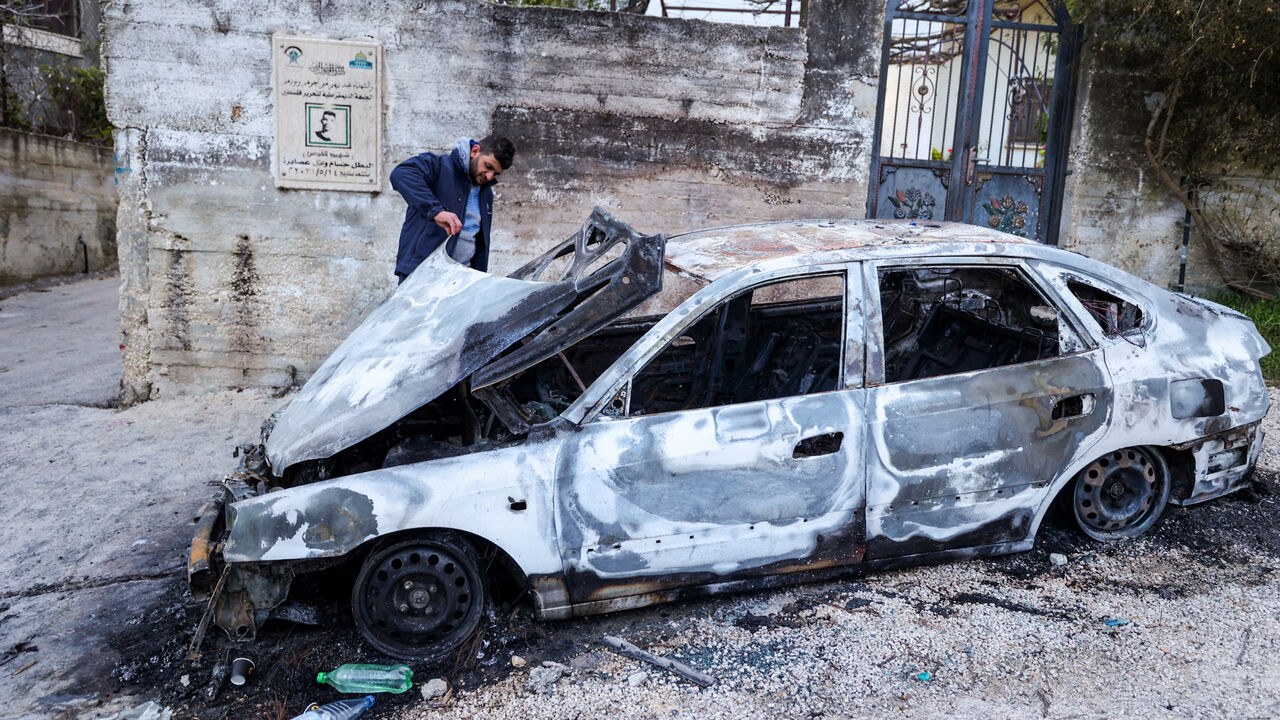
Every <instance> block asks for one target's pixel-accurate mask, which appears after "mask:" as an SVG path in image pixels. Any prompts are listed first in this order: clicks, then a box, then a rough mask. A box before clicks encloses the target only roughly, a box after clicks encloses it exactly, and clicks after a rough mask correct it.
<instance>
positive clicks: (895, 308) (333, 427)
mask: <svg viewBox="0 0 1280 720" xmlns="http://www.w3.org/2000/svg"><path fill="white" fill-rule="evenodd" d="M664 282H665V285H664ZM1268 352H1270V347H1268V345H1267V344H1266V342H1264V341H1263V340H1262V338H1261V337H1260V336H1259V335H1258V333H1257V332H1256V331H1255V329H1254V326H1253V324H1252V323H1251V322H1250V321H1249V319H1248V318H1246V317H1244V316H1243V315H1240V314H1238V313H1236V312H1234V311H1232V310H1229V309H1227V308H1225V307H1222V306H1220V305H1216V304H1214V303H1211V302H1207V301H1205V300H1200V299H1196V298H1192V297H1188V296H1185V295H1179V294H1175V293H1171V292H1167V291H1165V290H1162V289H1160V288H1157V287H1155V286H1153V285H1151V284H1150V283H1147V282H1144V281H1142V280H1139V279H1137V278H1135V277H1132V276H1130V275H1128V274H1126V273H1123V272H1121V271H1119V270H1116V269H1114V268H1112V267H1109V266H1107V265H1105V264H1103V263H1100V262H1097V261H1095V260H1091V259H1089V258H1087V257H1084V256H1081V255H1078V254H1074V253H1070V252H1066V251H1063V250H1060V249H1057V248H1054V247H1046V246H1043V245H1039V244H1036V243H1033V242H1028V241H1026V240H1022V239H1019V238H1016V237H1013V236H1010V235H1005V234H1000V233H997V232H995V231H992V230H988V229H985V228H979V227H974V226H969V225H959V224H924V223H920V224H917V223H913V222H882V221H865V220H860V221H841V222H832V221H824V222H783V223H769V224H758V225H746V226H739V227H730V228H723V229H714V230H705V231H700V232H694V233H689V234H685V235H680V236H676V237H673V238H671V239H670V240H667V239H666V238H664V237H663V236H661V235H655V236H644V235H641V234H638V233H636V232H634V231H633V230H632V229H631V228H629V227H627V226H626V225H625V224H623V223H621V222H619V221H618V220H616V219H614V218H613V217H612V216H610V215H609V214H607V213H605V212H603V211H600V210H597V211H596V212H595V213H593V215H592V216H591V218H590V219H589V220H588V222H587V223H586V224H585V225H584V226H583V228H582V230H581V231H580V232H578V233H577V234H576V235H575V236H574V237H573V238H571V239H570V240H568V241H566V242H565V243H564V244H562V245H561V246H559V247H557V248H555V249H553V250H552V251H551V252H550V253H548V254H547V255H546V256H544V257H542V258H540V259H538V260H536V261H534V262H532V263H530V264H528V265H526V266H525V267H523V268H521V269H520V270H517V271H516V272H515V273H513V274H512V275H511V276H509V277H498V276H494V275H488V274H485V273H481V272H478V271H475V270H472V269H469V268H467V267H464V266H461V265H459V264H457V263H455V262H453V261H452V260H450V259H449V258H448V257H447V256H446V255H445V254H443V253H442V252H441V253H436V254H435V255H433V256H432V257H430V258H428V260H427V261H426V262H424V263H423V265H422V266H421V267H420V268H419V269H418V270H417V271H416V272H414V273H413V275H412V276H410V277H409V278H408V280H407V281H406V282H405V283H404V284H403V285H402V286H400V288H399V289H398V290H397V291H396V292H395V294H393V295H392V296H391V297H390V298H389V299H388V300H387V301H386V302H385V303H384V304H383V305H381V306H380V307H379V308H378V309H377V310H375V311H374V312H373V313H372V314H371V315H370V316H369V317H368V319H367V320H366V321H365V322H364V323H363V324H362V325H361V326H360V327H359V328H357V329H356V331H355V332H354V333H352V335H351V336H350V337H349V338H348V339H347V340H346V341H345V342H344V343H343V344H342V345H341V346H340V347H339V348H338V349H337V350H336V351H335V352H334V353H333V355H332V356H331V357H330V358H329V359H328V360H327V361H326V362H325V363H324V364H323V365H322V366H321V367H320V368H319V370H318V371H317V372H316V373H315V375H314V376H313V377H312V378H311V379H310V381H309V382H308V383H307V384H306V386H305V387H303V388H302V390H301V391H300V392H299V393H298V394H297V396H296V397H295V398H294V399H293V400H292V402H291V403H290V404H289V405H288V406H287V407H286V408H285V409H284V410H283V411H282V412H281V413H280V414H279V415H278V417H277V418H275V419H274V422H273V423H272V422H269V423H268V424H267V425H266V426H264V429H263V435H264V437H263V444H262V445H258V446H254V447H249V448H246V449H247V452H246V454H245V455H244V457H243V460H242V464H241V467H240V468H239V470H237V471H236V473H235V474H234V475H232V476H231V477H230V478H228V480H227V481H226V482H225V483H224V492H223V495H222V497H220V498H219V499H218V500H216V501H215V502H214V503H211V504H210V505H209V506H207V507H206V508H205V510H204V511H203V512H202V513H201V518H200V520H199V523H198V529H197V533H196V537H195V540H194V542H193V545H192V554H191V560H190V568H189V570H190V580H191V585H192V588H193V590H194V591H195V593H196V595H197V597H201V598H207V597H209V596H210V595H212V596H213V597H212V598H211V599H210V605H209V607H210V612H211V614H212V619H213V620H214V622H216V624H218V625H219V626H221V627H222V628H224V629H225V630H226V631H227V632H228V633H230V634H231V635H232V636H233V637H236V638H245V639H247V638H251V637H253V636H254V633H255V632H256V629H257V627H258V625H259V624H260V623H262V622H263V621H265V620H266V619H267V618H268V617H270V616H271V613H272V611H273V609H274V608H276V607H277V606H279V605H280V604H281V603H283V602H284V601H285V599H286V597H287V596H288V594H289V590H290V585H291V583H292V582H293V580H294V578H295V576H296V575H297V574H298V573H303V572H308V571H314V570H320V569H324V568H326V567H331V566H333V565H336V564H339V563H343V562H349V563H351V565H352V566H354V567H358V572H357V573H356V575H355V580H354V586H353V588H352V593H351V607H352V612H353V615H354V618H355V622H356V624H357V626H358V627H359V629H360V631H361V632H362V633H363V635H364V636H365V637H366V638H367V639H368V641H369V642H370V643H371V644H372V645H373V646H375V647H376V648H378V649H379V650H381V651H384V652H386V653H388V654H391V655H395V656H400V657H405V658H440V657H443V655H444V654H445V653H447V652H449V651H451V650H453V649H454V648H457V647H458V646H459V645H460V644H461V643H462V642H463V641H464V640H465V639H466V638H467V637H468V635H469V634H470V633H472V632H473V631H474V630H475V629H476V627H477V626H478V624H479V623H480V621H481V618H482V616H483V615H484V608H485V605H486V602H487V601H488V597H489V594H488V593H489V590H490V589H492V588H494V587H497V586H498V585H500V584H505V585H506V586H508V587H515V588H517V589H519V590H522V591H527V592H528V594H529V596H530V597H531V599H532V603H533V607H534V611H535V613H536V615H537V617H539V618H541V619H556V618H567V617H571V616H579V615H588V614H592V613H600V612H606V611H612V610H620V609H625V608H635V607H641V606H645V605H649V604H652V603H657V602H664V601H668V600H672V599H676V598H683V597H694V596H702V595H706V594H710V593H719V592H728V591H735V590H742V589H750V588H761V587H771V586H775V585H781V584H784V583H790V582H796V581H800V580H807V579H818V578H824V577H830V576H833V575H835V574H837V573H842V572H848V571H850V570H858V569H865V568H874V567H884V566H888V565H898V564H904V563H915V562H922V561H929V560H936V559H940V558H948V557H950V558H958V557H973V556H979V555H996V554H1001V553H1011V552H1017V551H1020V550H1027V549H1029V548H1031V547H1032V544H1033V542H1034V539H1035V536H1036V531H1037V529H1038V528H1039V526H1040V524H1041V521H1042V520H1043V518H1044V517H1045V513H1046V511H1047V510H1048V509H1049V508H1050V506H1051V505H1052V504H1054V503H1055V502H1057V503H1060V504H1061V505H1062V506H1063V507H1064V508H1068V513H1073V514H1074V517H1075V520H1076V521H1078V524H1079V526H1080V528H1081V529H1082V530H1083V531H1084V532H1085V533H1086V534H1087V535H1089V536H1091V537H1093V538H1096V539H1099V540H1107V539H1112V538H1120V537H1125V536H1131V535H1135V534H1138V533H1141V532H1143V531H1144V530H1146V529H1148V528H1150V527H1151V526H1152V524H1153V523H1155V522H1156V520H1157V518H1159V516H1160V514H1161V511H1162V510H1163V509H1164V508H1165V506H1166V503H1168V502H1172V503H1177V504H1190V503H1196V502H1200V501H1203V500H1208V499H1210V498H1215V497H1218V496H1221V495H1223V494H1225V493H1229V492H1232V491H1233V490H1236V489H1238V488H1240V487H1241V486H1242V485H1243V484H1244V483H1246V482H1248V477H1247V476H1248V474H1249V472H1250V470H1251V468H1252V467H1253V464H1254V462H1255V460H1256V457H1257V454H1258V449H1259V446H1260V445H1261V441H1262V434H1261V432H1259V429H1258V425H1259V421H1260V420H1261V418H1262V417H1263V415H1264V414H1265V413H1266V411H1267V408H1268V405H1269V398H1268V394H1267V389H1266V387H1265V385H1264V383H1263V379H1262V375H1261V372H1260V369H1259V364H1258V361H1259V359H1260V358H1261V357H1263V356H1264V355H1266V354H1267V353H1268ZM353 569H354V568H353Z"/></svg>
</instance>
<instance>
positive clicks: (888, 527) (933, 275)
mask: <svg viewBox="0 0 1280 720" xmlns="http://www.w3.org/2000/svg"><path fill="white" fill-rule="evenodd" d="M864 272H865V277H864V282H866V283H867V285H868V287H870V288H872V289H873V290H872V292H870V293H868V303H869V305H870V306H871V307H870V308H869V309H868V313H869V315H870V317H871V320H872V322H871V323H870V327H869V330H868V348H869V353H868V358H869V360H868V369H867V374H868V385H869V389H868V399H867V402H868V405H867V414H868V417H869V418H870V423H869V425H868V437H867V443H868V459H867V535H868V538H867V557H868V558H877V559H878V558H888V557H901V556H909V555H916V554H921V553H929V552H936V551H943V550H953V549H958V548H970V547H990V548H999V547H1003V548H1004V549H1007V550H1013V549H1016V548H1015V547H1012V546H1013V545H1017V544H1018V543H1029V542H1030V541H1031V538H1030V531H1031V528H1032V525H1033V524H1034V518H1035V515H1036V512H1037V510H1038V509H1039V507H1040V506H1041V503H1042V501H1043V500H1044V499H1045V495H1046V494H1047V492H1048V491H1049V488H1050V487H1051V485H1052V481H1053V480H1054V479H1055V478H1056V477H1058V476H1059V474H1060V473H1061V472H1062V471H1063V469H1064V468H1065V467H1067V466H1068V465H1069V464H1070V463H1071V462H1072V461H1073V459H1075V458H1076V457H1077V456H1078V455H1080V454H1081V453H1083V452H1085V451H1087V450H1088V448H1089V447H1091V446H1092V445H1093V444H1095V443H1096V442H1097V440H1098V439H1099V438H1100V437H1101V435H1102V434H1103V432H1105V429H1106V427H1107V426H1108V423H1109V413H1110V408H1111V389H1110V380H1109V376H1108V373H1107V371H1106V366H1105V364H1104V362H1103V359H1102V354H1101V351H1100V350H1099V349H1097V348H1096V347H1091V346H1089V345H1086V343H1087V342H1089V340H1088V339H1087V336H1085V335H1084V334H1083V333H1081V332H1080V331H1079V328H1078V326H1077V325H1076V323H1077V322H1078V321H1076V320H1075V319H1074V318H1073V317H1072V316H1071V315H1070V314H1069V313H1064V312H1063V311H1062V310H1061V302H1060V301H1055V300H1054V299H1053V298H1056V296H1055V295H1054V294H1052V292H1051V291H1047V290H1046V288H1045V287H1044V286H1043V283H1042V282H1041V281H1040V280H1039V279H1038V278H1036V277H1035V275H1034V274H1033V273H1031V272H1030V271H1029V269H1028V268H1027V267H1025V266H1024V265H1023V264H1022V263H1020V262H1018V261H1016V260H1008V261H1001V260H988V261H984V260H980V259H979V260H975V259H973V258H955V259H947V258H938V259H933V258H931V259H928V260H919V259H913V260H911V261H910V263H902V262H899V261H879V262H876V263H867V266H866V269H865V271H864ZM913 303H914V305H913Z"/></svg>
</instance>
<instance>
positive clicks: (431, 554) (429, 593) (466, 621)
mask: <svg viewBox="0 0 1280 720" xmlns="http://www.w3.org/2000/svg"><path fill="white" fill-rule="evenodd" d="M484 604H485V586H484V577H483V576H482V575H481V574H480V573H479V571H478V570H477V562H476V555H475V551H474V550H472V548H471V545H470V544H468V543H467V542H466V541H465V540H463V539H462V538H461V537H459V536H458V535H456V534H454V533H450V532H438V533H427V534H422V535H418V536H414V537H411V538H407V539H401V540H398V541H395V542H391V543H388V544H384V545H382V546H381V547H376V548H375V549H374V550H373V552H371V553H370V554H369V557H368V558H366V559H365V561H364V565H363V566H361V568H360V574H359V575H358V576H357V577H356V583H355V587H353V588H352V590H351V611H352V614H353V615H354V617H355V622H356V627H357V628H359V630H360V633H361V634H362V635H364V638H365V639H366V640H368V641H369V644H370V645H372V646H374V647H375V648H377V649H378V650H380V651H382V652H384V653H386V654H387V655H391V656H393V657H397V658H401V659H404V660H425V661H428V662H438V661H441V660H444V659H446V658H448V657H449V655H450V654H451V653H453V652H454V651H456V650H457V649H458V647H460V646H461V645H462V644H463V643H464V642H466V641H467V639H468V638H470V637H471V634H472V633H474V632H475V631H476V628H477V627H479V625H480V621H481V619H482V618H483V616H484Z"/></svg>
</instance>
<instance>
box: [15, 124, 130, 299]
mask: <svg viewBox="0 0 1280 720" xmlns="http://www.w3.org/2000/svg"><path fill="white" fill-rule="evenodd" d="M113 168H114V165H113V163H112V159H111V150H110V148H102V147H97V146H94V145H85V144H83V143H77V142H72V141H70V140H63V139H62V138H54V137H48V136H45V135H32V134H29V133H21V132H15V131H12V130H5V129H0V285H4V284H12V283H17V282H22V281H25V280H30V279H33V278H38V277H44V276H48V275H65V274H70V273H78V272H82V271H83V270H84V263H85V249H86V248H87V250H88V263H89V270H90V271H98V270H106V269H111V268H114V267H115V266H116V190H115V186H114V182H113V180H112V174H113V173H112V170H113ZM78 238H82V239H83V240H84V247H82V246H81V245H80V244H79V243H78V242H77V239H78Z"/></svg>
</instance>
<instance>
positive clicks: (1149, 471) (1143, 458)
mask: <svg viewBox="0 0 1280 720" xmlns="http://www.w3.org/2000/svg"><path fill="white" fill-rule="evenodd" d="M1072 501H1073V502H1072V506H1073V507H1074V509H1075V516H1076V522H1077V523H1078V524H1079V525H1080V529H1081V530H1083V531H1084V534H1086V535H1088V536H1089V537H1091V538H1093V539H1095V540H1116V539H1119V538H1123V537H1133V536H1135V535H1140V534H1142V533H1143V532H1146V530H1147V529H1148V528H1150V527H1151V526H1152V525H1154V524H1155V522H1156V520H1157V519H1159V517H1160V513H1162V512H1164V507H1165V505H1166V504H1167V503H1168V502H1169V467H1168V465H1166V464H1165V461H1164V458H1163V457H1161V455H1160V453H1159V452H1158V451H1157V450H1155V449H1154V448H1148V447H1132V448H1125V449H1123V450H1116V451H1115V452H1111V453H1108V454H1106V455H1103V456H1102V457H1100V458H1098V459H1097V460H1094V461H1093V462H1092V463H1090V464H1089V465H1088V466H1086V467H1085V468H1084V469H1083V470H1081V471H1080V474H1078V475H1076V479H1075V488H1074V492H1073V497H1072Z"/></svg>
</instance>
